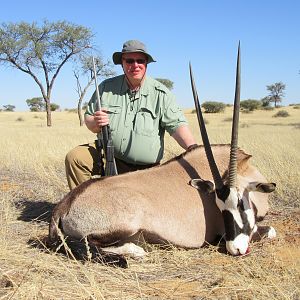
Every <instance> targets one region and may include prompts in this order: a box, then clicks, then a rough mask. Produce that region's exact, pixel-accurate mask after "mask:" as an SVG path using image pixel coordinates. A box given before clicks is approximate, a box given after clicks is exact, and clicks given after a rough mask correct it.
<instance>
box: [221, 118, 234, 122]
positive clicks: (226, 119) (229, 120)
mask: <svg viewBox="0 0 300 300" xmlns="http://www.w3.org/2000/svg"><path fill="white" fill-rule="evenodd" d="M223 122H232V117H228V118H225V119H223Z"/></svg>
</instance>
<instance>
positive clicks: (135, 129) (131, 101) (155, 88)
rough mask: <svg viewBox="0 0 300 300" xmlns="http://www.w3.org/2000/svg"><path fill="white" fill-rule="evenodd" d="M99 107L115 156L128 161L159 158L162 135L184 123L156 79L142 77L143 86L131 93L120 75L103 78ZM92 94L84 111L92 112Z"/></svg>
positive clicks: (93, 106) (93, 100)
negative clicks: (104, 114)
mask: <svg viewBox="0 0 300 300" xmlns="http://www.w3.org/2000/svg"><path fill="white" fill-rule="evenodd" d="M99 93H100V97H101V106H102V107H103V108H106V109H107V111H108V114H109V126H110V129H111V132H112V139H113V144H114V149H115V157H116V158H119V159H121V160H123V161H125V162H127V163H131V164H140V165H143V164H152V163H156V162H159V161H160V160H161V159H162V157H163V151H164V134H165V131H167V132H168V133H169V134H170V135H172V134H173V133H174V132H175V130H176V129H177V128H178V127H179V126H181V125H185V124H187V121H186V119H185V117H184V114H183V112H182V110H181V109H180V108H179V106H178V105H177V104H176V102H175V97H174V96H173V94H172V93H171V92H170V91H169V90H168V89H167V88H166V87H165V86H164V85H163V84H161V83H160V82H159V81H157V80H154V79H152V78H151V77H145V80H144V82H143V85H142V86H141V88H140V90H139V91H138V92H136V94H132V93H131V92H130V90H129V87H128V85H127V82H126V79H125V76H124V75H120V76H117V77H113V78H110V79H106V80H104V81H103V82H102V83H101V84H100V85H99ZM96 107H97V99H96V93H94V94H93V96H92V98H91V100H90V102H89V104H88V107H87V110H86V112H85V113H86V114H88V115H93V114H94V112H95V111H96Z"/></svg>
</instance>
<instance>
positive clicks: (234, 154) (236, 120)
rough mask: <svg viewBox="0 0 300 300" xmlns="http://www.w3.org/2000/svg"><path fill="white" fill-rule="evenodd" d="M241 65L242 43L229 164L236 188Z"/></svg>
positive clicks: (236, 83)
mask: <svg viewBox="0 0 300 300" xmlns="http://www.w3.org/2000/svg"><path fill="white" fill-rule="evenodd" d="M240 73H241V65H240V42H239V46H238V55H237V64H236V81H235V96H234V108H233V121H232V131H231V147H230V162H229V186H230V187H236V185H237V182H236V181H237V149H238V127H239V112H240V91H241V75H240Z"/></svg>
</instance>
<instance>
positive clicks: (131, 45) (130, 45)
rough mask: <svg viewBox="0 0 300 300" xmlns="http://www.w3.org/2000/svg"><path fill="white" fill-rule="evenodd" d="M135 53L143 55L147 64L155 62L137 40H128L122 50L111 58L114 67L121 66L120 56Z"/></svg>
mask: <svg viewBox="0 0 300 300" xmlns="http://www.w3.org/2000/svg"><path fill="white" fill-rule="evenodd" d="M135 52H139V53H144V54H145V55H146V56H147V58H148V60H147V63H148V64H149V63H152V62H155V60H154V59H153V58H152V56H151V55H150V54H149V53H147V49H146V46H145V45H144V44H143V43H142V42H140V41H138V40H130V41H127V42H125V43H124V44H123V49H122V51H121V52H115V53H114V54H113V56H112V59H113V62H114V64H115V65H121V64H122V55H123V54H124V53H135Z"/></svg>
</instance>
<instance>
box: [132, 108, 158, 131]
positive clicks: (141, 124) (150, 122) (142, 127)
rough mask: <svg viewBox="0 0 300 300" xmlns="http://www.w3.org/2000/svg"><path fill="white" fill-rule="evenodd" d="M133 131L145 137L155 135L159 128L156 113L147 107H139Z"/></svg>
mask: <svg viewBox="0 0 300 300" xmlns="http://www.w3.org/2000/svg"><path fill="white" fill-rule="evenodd" d="M134 131H135V132H136V133H138V134H140V135H145V136H153V135H155V134H157V133H158V131H159V128H158V123H157V115H156V113H155V112H154V111H152V110H151V109H149V108H147V107H141V108H140V110H139V111H138V112H137V114H136V120H135V126H134Z"/></svg>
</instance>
